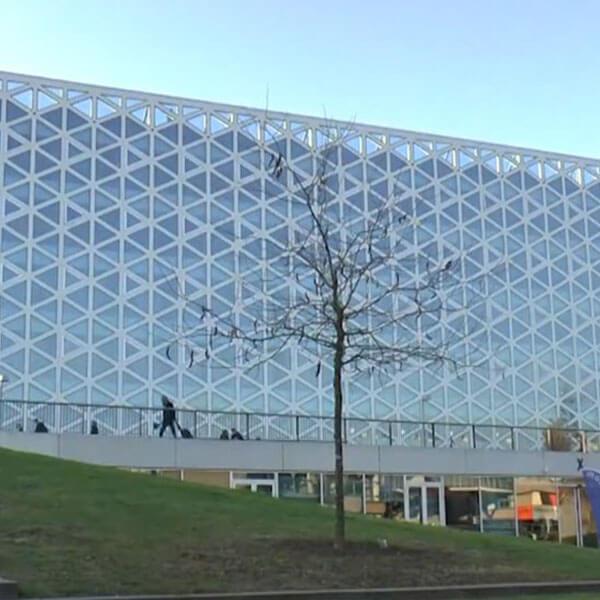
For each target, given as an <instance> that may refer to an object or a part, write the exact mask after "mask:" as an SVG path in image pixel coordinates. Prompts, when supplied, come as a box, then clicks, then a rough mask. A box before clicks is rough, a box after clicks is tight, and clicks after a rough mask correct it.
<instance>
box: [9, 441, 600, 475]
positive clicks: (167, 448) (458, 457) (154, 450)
mask: <svg viewBox="0 0 600 600" xmlns="http://www.w3.org/2000/svg"><path fill="white" fill-rule="evenodd" d="M0 447H5V448H10V449H13V450H23V451H27V452H34V453H39V454H45V455H48V456H54V457H58V458H65V459H70V460H76V461H81V462H85V463H92V464H100V465H110V466H119V467H135V468H148V469H204V470H211V471H218V470H223V471H279V472H285V471H313V472H328V471H333V468H334V460H333V445H332V444H329V443H323V442H269V441H244V442H234V441H220V440H174V439H168V438H163V439H159V438H143V437H140V438H138V437H126V436H121V437H108V436H89V435H79V434H51V433H48V434H34V433H20V432H0ZM578 456H579V455H578V454H576V453H571V452H546V451H543V452H519V451H511V450H471V449H466V450H464V449H458V448H452V449H449V448H444V449H436V448H403V447H400V446H347V447H346V450H345V466H346V471H348V472H356V473H418V474H437V475H456V474H466V475H516V476H534V475H538V476H543V477H548V476H562V477H569V476H576V475H577V457H578ZM585 465H586V466H588V467H592V468H597V469H600V454H588V455H585Z"/></svg>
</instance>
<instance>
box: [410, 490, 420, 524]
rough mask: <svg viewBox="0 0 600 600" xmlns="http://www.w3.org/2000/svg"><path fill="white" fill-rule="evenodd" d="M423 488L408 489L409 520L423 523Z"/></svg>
mask: <svg viewBox="0 0 600 600" xmlns="http://www.w3.org/2000/svg"><path fill="white" fill-rule="evenodd" d="M422 489H423V488H421V487H413V486H411V487H409V488H408V518H409V520H411V521H419V523H423V497H422Z"/></svg>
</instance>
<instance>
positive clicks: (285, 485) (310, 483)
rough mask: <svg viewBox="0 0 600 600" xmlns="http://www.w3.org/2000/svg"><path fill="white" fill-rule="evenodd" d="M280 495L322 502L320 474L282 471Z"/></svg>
mask: <svg viewBox="0 0 600 600" xmlns="http://www.w3.org/2000/svg"><path fill="white" fill-rule="evenodd" d="M279 497H280V498H292V499H294V500H312V501H317V502H320V499H321V484H320V480H319V475H318V474H316V473H280V474H279Z"/></svg>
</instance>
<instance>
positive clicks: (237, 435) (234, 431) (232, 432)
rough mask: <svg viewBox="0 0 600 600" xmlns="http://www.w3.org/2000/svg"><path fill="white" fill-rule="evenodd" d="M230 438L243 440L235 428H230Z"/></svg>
mask: <svg viewBox="0 0 600 600" xmlns="http://www.w3.org/2000/svg"><path fill="white" fill-rule="evenodd" d="M231 439H232V440H243V439H244V436H243V435H242V434H241V433H240V432H239V431H238V430H237V429H236V428H235V427H232V428H231Z"/></svg>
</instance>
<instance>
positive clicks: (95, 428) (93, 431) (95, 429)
mask: <svg viewBox="0 0 600 600" xmlns="http://www.w3.org/2000/svg"><path fill="white" fill-rule="evenodd" d="M98 433H99V430H98V423H97V422H96V421H92V424H91V427H90V435H98Z"/></svg>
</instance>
